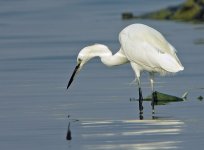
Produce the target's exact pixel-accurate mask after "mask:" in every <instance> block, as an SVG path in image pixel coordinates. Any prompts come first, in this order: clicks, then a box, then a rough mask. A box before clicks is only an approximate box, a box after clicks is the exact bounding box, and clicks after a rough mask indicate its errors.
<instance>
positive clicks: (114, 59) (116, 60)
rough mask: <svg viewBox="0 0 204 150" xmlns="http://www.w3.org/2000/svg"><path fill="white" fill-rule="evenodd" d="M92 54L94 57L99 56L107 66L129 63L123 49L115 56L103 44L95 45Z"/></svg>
mask: <svg viewBox="0 0 204 150" xmlns="http://www.w3.org/2000/svg"><path fill="white" fill-rule="evenodd" d="M92 53H93V54H92V55H93V57H96V56H99V57H100V58H101V61H102V63H103V64H105V65H106V66H116V65H121V64H125V63H127V62H129V61H128V59H127V58H126V56H125V55H124V54H123V52H122V50H121V49H120V50H119V51H118V52H117V53H116V54H115V55H113V54H112V52H111V51H110V50H109V48H108V47H107V46H105V45H101V44H97V45H94V47H93V49H92Z"/></svg>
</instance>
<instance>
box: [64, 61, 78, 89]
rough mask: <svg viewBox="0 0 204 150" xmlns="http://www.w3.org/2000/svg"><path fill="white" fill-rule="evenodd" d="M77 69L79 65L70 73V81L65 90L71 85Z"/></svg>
mask: <svg viewBox="0 0 204 150" xmlns="http://www.w3.org/2000/svg"><path fill="white" fill-rule="evenodd" d="M79 67H80V63H79V64H78V65H77V66H76V67H75V69H74V72H73V73H72V76H71V78H70V80H69V82H68V85H67V89H68V88H69V86H70V85H71V84H72V81H73V80H74V76H75V75H76V73H77V70H78V69H79Z"/></svg>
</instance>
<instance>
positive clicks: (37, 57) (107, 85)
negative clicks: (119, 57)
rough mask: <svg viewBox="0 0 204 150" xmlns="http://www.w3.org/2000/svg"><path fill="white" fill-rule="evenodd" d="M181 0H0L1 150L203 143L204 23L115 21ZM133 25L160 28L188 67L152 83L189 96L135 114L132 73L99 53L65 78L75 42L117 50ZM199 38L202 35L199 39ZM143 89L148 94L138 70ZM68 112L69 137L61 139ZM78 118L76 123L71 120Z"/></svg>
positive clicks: (178, 146)
mask: <svg viewBox="0 0 204 150" xmlns="http://www.w3.org/2000/svg"><path fill="white" fill-rule="evenodd" d="M182 1H183V0H171V1H167V0H151V1H148V0H135V1H133V0H126V1H122V0H111V1H110V0H86V1H85V0H35V1H32V0H18V1H17V0H9V1H8V0H0V149H2V150H3V149H16V150H18V149H19V150H23V149H29V150H32V149H33V150H35V149H43V150H46V149H49V150H51V149H53V150H56V149H72V150H77V149H82V150H85V149H87V150H90V149H93V150H95V149H99V150H104V149H108V150H109V149H117V150H119V149H121V150H123V149H129V150H136V149H141V150H142V149H148V150H153V149H155V150H157V149H185V150H186V149H189V150H191V149H202V147H203V143H204V119H203V113H204V109H203V107H204V103H203V102H202V101H199V100H197V97H198V96H200V95H202V96H204V92H203V89H200V88H203V87H204V80H203V76H204V71H203V64H204V59H203V58H204V45H203V44H202V41H203V40H204V25H203V24H190V23H188V24H187V23H182V22H171V21H153V20H141V19H138V20H130V21H123V20H121V16H120V15H121V13H122V12H124V11H132V12H134V13H135V14H142V13H145V12H148V11H152V10H157V9H159V8H162V7H166V6H169V5H174V4H178V3H180V2H182ZM132 23H144V24H147V25H150V26H152V27H154V28H156V29H157V30H159V31H161V32H162V33H163V34H164V35H165V37H166V38H167V39H168V41H170V43H172V44H173V45H174V46H175V47H176V49H177V50H178V56H179V58H180V59H181V61H182V63H183V65H184V67H185V70H184V71H183V72H180V73H178V74H176V75H175V76H168V77H157V78H156V81H157V84H156V89H157V90H158V91H160V92H163V93H168V94H172V95H176V96H181V95H182V94H183V93H184V92H186V91H189V95H188V100H187V101H184V102H178V103H170V104H169V105H165V106H158V107H156V111H157V112H156V115H155V118H156V119H155V120H152V115H151V107H150V103H149V102H145V103H144V107H145V110H144V120H142V121H141V120H139V119H138V103H137V102H130V101H129V99H130V98H132V97H137V96H138V93H137V89H136V87H135V85H131V84H130V83H131V82H132V81H133V80H134V73H133V71H132V70H131V67H130V66H129V65H123V66H119V67H115V68H107V67H105V66H104V65H103V64H101V62H100V61H99V60H97V59H94V60H92V61H91V62H90V63H89V64H87V65H86V66H85V68H84V69H83V70H82V71H81V73H80V74H79V76H78V77H77V78H76V80H75V81H74V83H73V85H72V86H71V88H70V90H69V91H66V84H67V82H68V79H69V77H70V75H71V73H72V71H73V68H74V66H75V63H76V56H77V54H78V52H79V50H80V49H81V48H83V47H84V46H86V45H90V44H94V43H103V44H106V45H108V46H109V47H110V48H111V49H113V52H116V51H117V50H118V49H119V47H120V45H119V43H118V33H119V32H120V30H122V29H123V28H124V27H125V26H127V25H129V24H132ZM199 41H200V42H199ZM142 86H143V92H144V95H145V96H147V95H149V94H150V92H151V90H150V88H149V83H148V76H147V74H143V76H142ZM67 115H70V116H71V117H70V119H69V121H70V122H71V131H72V138H73V140H72V141H69V142H68V141H66V139H65V137H66V131H67V125H68V118H67ZM76 120H77V121H76Z"/></svg>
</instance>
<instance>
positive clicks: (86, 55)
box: [67, 44, 112, 89]
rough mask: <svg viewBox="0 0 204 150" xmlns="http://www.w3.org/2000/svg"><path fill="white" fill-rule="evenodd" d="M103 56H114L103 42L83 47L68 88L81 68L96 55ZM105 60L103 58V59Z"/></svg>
mask: <svg viewBox="0 0 204 150" xmlns="http://www.w3.org/2000/svg"><path fill="white" fill-rule="evenodd" d="M97 56H99V57H101V58H105V57H107V56H112V53H111V51H110V50H109V49H108V47H107V46H105V45H102V44H94V45H91V46H87V47H85V48H83V49H82V50H81V51H80V52H79V54H78V57H77V65H76V67H75V69H74V72H73V73H72V76H71V78H70V80H69V82H68V85H67V89H68V88H69V86H70V85H71V83H72V81H73V80H74V77H75V75H76V74H77V73H78V72H79V71H80V70H81V68H82V67H83V66H84V65H85V64H86V63H87V62H88V61H89V60H90V59H91V58H94V57H97ZM101 61H102V62H103V59H102V60H101Z"/></svg>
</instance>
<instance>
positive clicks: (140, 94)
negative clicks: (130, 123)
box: [139, 87, 143, 114]
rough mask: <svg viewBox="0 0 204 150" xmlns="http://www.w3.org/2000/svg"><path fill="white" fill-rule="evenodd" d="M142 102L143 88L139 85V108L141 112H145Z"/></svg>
mask: <svg viewBox="0 0 204 150" xmlns="http://www.w3.org/2000/svg"><path fill="white" fill-rule="evenodd" d="M142 102H143V97H142V89H141V88H140V87H139V110H140V114H143V106H142Z"/></svg>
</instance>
